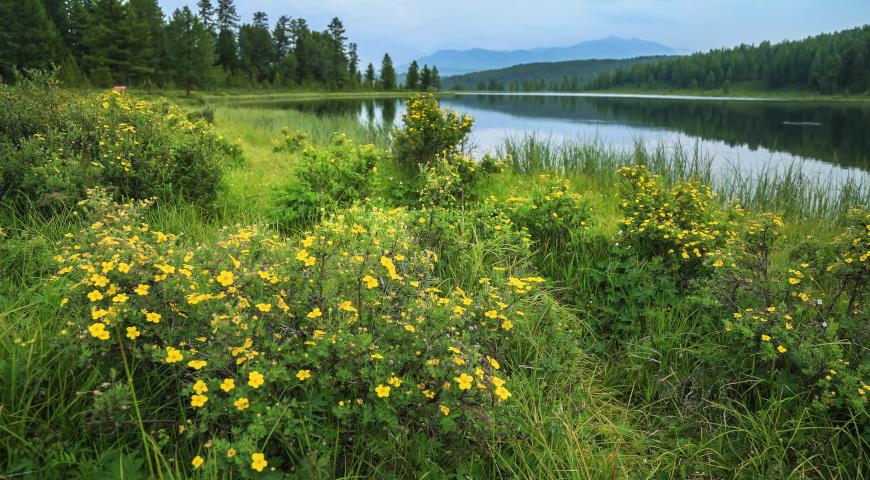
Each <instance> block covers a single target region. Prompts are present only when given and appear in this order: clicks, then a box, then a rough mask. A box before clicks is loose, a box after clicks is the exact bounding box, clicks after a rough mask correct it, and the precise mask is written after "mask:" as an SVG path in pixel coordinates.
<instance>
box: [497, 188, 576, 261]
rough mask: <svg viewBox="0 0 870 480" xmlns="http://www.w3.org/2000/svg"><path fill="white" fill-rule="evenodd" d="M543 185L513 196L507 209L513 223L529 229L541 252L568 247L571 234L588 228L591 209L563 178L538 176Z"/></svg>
mask: <svg viewBox="0 0 870 480" xmlns="http://www.w3.org/2000/svg"><path fill="white" fill-rule="evenodd" d="M541 179H542V180H544V181H545V182H544V184H543V185H541V186H538V187H537V188H535V189H534V190H533V191H532V192H531V194H530V195H529V196H516V195H513V196H511V197H510V198H508V199H507V200H506V202H505V203H506V208H507V209H508V211H509V215H510V217H511V219H512V220H513V221H514V223H515V224H517V225H518V226H520V227H521V228H523V229H524V230H526V231H528V232H529V234H530V235H531V237H532V239H534V240H535V241H536V242H538V244H539V247H540V248H541V249H542V250H544V251H557V250H559V249H560V248H571V245H570V242H571V240H572V237H574V239H576V237H579V236H581V235H582V234H583V233H584V232H585V231H586V230H588V228H589V226H590V223H591V219H592V211H591V207H590V206H589V203H588V202H586V201H585V200H583V197H582V196H581V195H580V194H579V193H576V192H573V191H571V184H570V182H568V181H567V180H565V179H559V178H556V177H554V178H550V177H549V176H547V175H541Z"/></svg>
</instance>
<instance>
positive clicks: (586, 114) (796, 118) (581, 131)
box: [251, 93, 870, 183]
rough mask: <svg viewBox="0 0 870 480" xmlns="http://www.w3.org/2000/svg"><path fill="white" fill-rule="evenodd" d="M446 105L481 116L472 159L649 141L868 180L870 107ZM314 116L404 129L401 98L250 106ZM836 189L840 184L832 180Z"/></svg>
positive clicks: (749, 164)
mask: <svg viewBox="0 0 870 480" xmlns="http://www.w3.org/2000/svg"><path fill="white" fill-rule="evenodd" d="M441 103H442V106H443V107H446V108H450V109H455V110H459V111H461V112H463V113H468V114H471V115H472V116H474V117H475V125H474V129H473V133H472V141H471V144H472V145H473V147H474V153H476V154H482V153H484V152H486V151H493V150H496V149H498V147H499V146H500V145H501V143H502V141H503V139H504V138H505V137H508V136H523V135H528V134H534V135H536V136H539V137H549V138H551V139H552V140H554V141H559V140H562V139H581V140H589V141H597V142H601V143H602V144H604V145H606V146H608V147H614V148H632V147H633V146H634V144H635V143H636V142H638V141H643V142H646V143H648V144H660V143H663V144H666V145H675V144H677V143H679V144H680V145H681V146H682V147H687V148H691V149H694V148H696V147H697V148H700V150H701V151H702V152H703V153H704V154H705V155H708V156H709V157H710V158H711V159H712V162H713V166H714V169H721V170H722V171H731V170H729V169H732V168H734V167H736V168H738V169H739V170H740V171H741V172H745V173H753V172H758V171H762V170H768V171H770V170H774V171H776V170H777V169H780V168H784V166H786V165H790V164H792V163H793V162H796V161H797V162H801V164H802V168H803V170H804V172H806V173H810V174H816V175H818V176H819V177H820V178H823V179H825V180H830V179H843V178H847V177H851V178H852V179H853V180H858V181H861V182H870V104H861V103H846V102H814V101H812V102H811V101H796V100H761V99H751V98H742V99H734V98H727V99H726V98H715V97H662V96H649V95H599V94H551V93H546V94H544V93H541V94H480V93H476V94H457V95H448V96H443V97H442V98H441ZM251 105H252V106H254V105H255V106H256V107H257V108H292V109H297V110H302V111H307V112H313V113H316V114H318V115H356V116H358V117H359V119H360V121H361V122H372V123H375V124H387V125H397V126H398V125H399V124H401V116H402V113H403V110H404V101H403V100H401V99H396V98H381V99H318V100H305V101H291V102H287V101H280V102H268V103H267V102H256V103H253V102H252V103H251ZM833 183H839V182H836V181H835V182H833Z"/></svg>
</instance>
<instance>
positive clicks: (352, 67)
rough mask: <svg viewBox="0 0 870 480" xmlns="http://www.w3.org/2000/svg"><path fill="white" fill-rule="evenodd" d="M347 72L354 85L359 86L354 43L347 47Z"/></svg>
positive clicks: (357, 63) (357, 57)
mask: <svg viewBox="0 0 870 480" xmlns="http://www.w3.org/2000/svg"><path fill="white" fill-rule="evenodd" d="M347 71H348V73H349V74H350V78H351V79H352V80H353V82H354V83H355V84H356V85H359V80H360V78H359V53H357V46H356V43H353V42H351V43H350V44H349V45H348V46H347Z"/></svg>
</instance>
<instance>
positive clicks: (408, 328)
mask: <svg viewBox="0 0 870 480" xmlns="http://www.w3.org/2000/svg"><path fill="white" fill-rule="evenodd" d="M405 330H407V331H409V332H411V333H414V332H416V331H417V329H416V328H414V326H413V325H405Z"/></svg>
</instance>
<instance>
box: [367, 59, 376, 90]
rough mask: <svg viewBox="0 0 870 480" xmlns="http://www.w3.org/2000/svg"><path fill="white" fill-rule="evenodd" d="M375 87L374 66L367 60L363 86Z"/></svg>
mask: <svg viewBox="0 0 870 480" xmlns="http://www.w3.org/2000/svg"><path fill="white" fill-rule="evenodd" d="M374 87H375V66H374V65H372V64H371V62H369V64H368V66H366V74H365V88H367V89H369V90H371V89H373V88H374Z"/></svg>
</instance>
